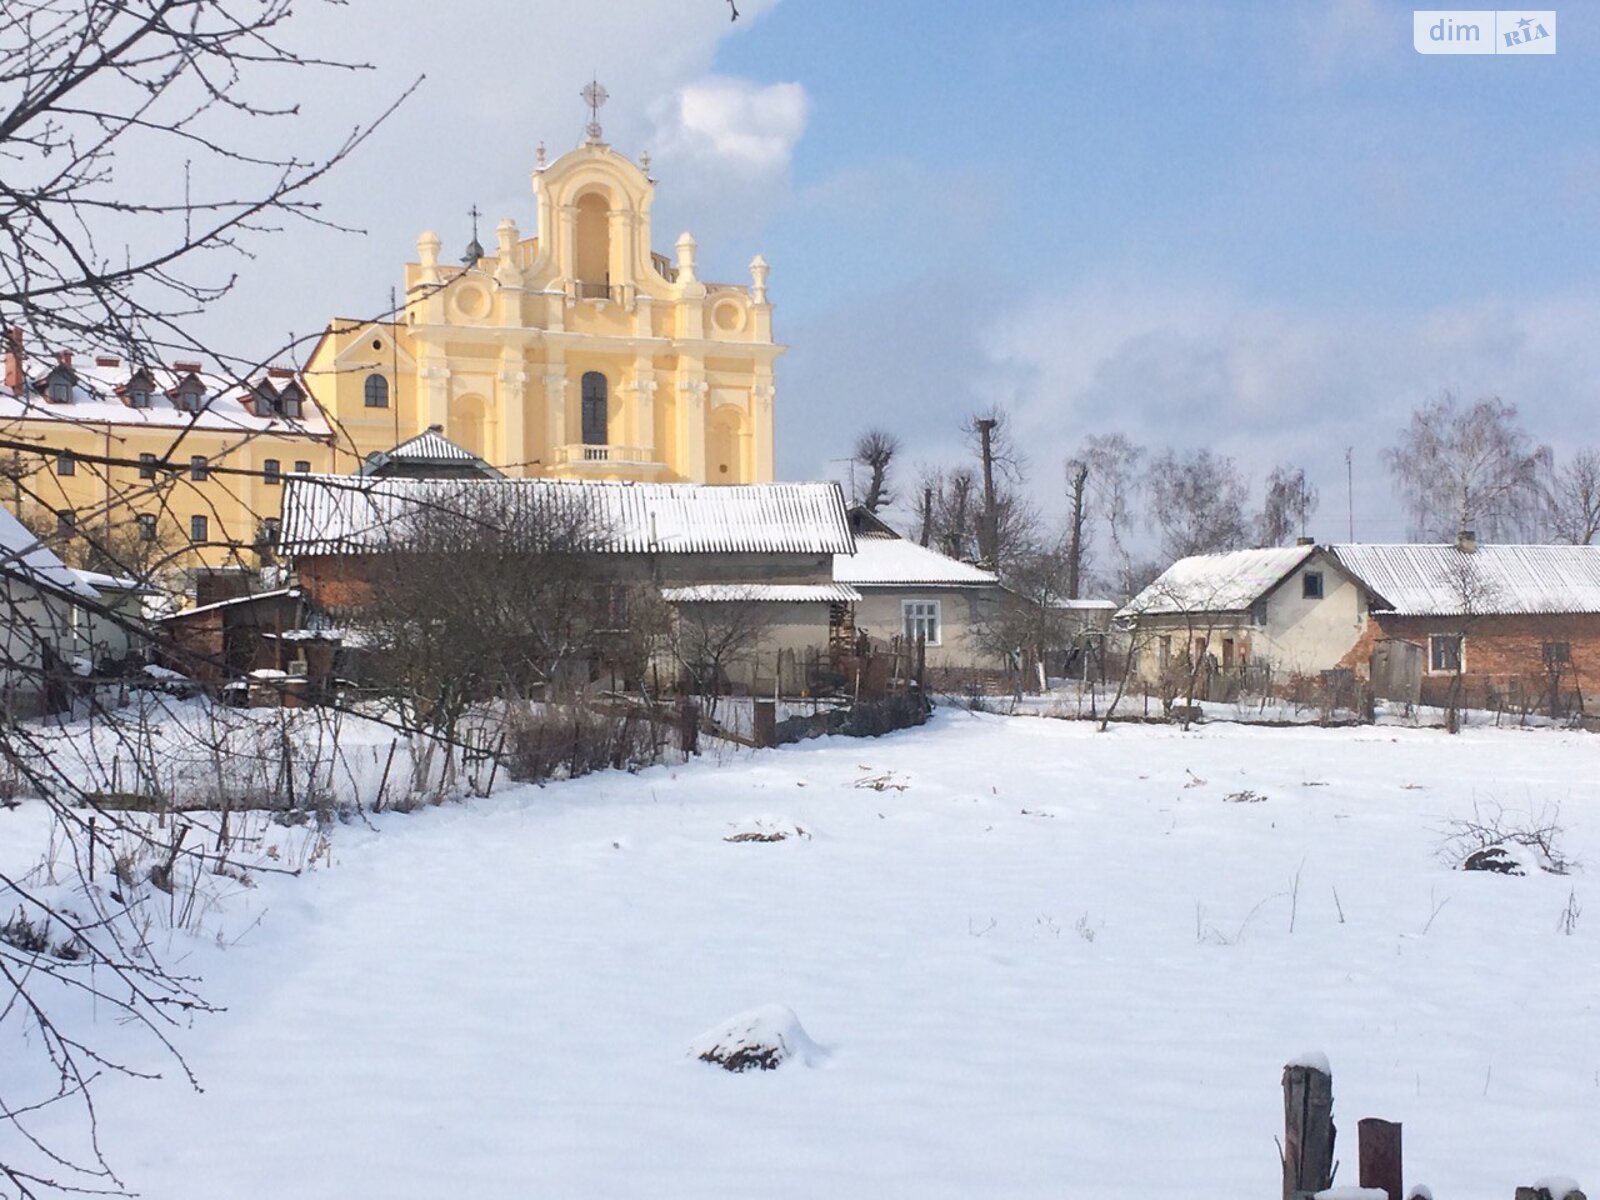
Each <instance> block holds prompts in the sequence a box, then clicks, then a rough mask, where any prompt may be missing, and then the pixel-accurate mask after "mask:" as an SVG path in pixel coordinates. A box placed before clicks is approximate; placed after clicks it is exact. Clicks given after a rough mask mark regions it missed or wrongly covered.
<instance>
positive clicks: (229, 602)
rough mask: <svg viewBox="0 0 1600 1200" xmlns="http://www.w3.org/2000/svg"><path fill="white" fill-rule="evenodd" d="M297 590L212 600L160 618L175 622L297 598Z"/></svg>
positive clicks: (276, 590) (287, 589) (288, 589)
mask: <svg viewBox="0 0 1600 1200" xmlns="http://www.w3.org/2000/svg"><path fill="white" fill-rule="evenodd" d="M299 594H300V592H299V589H298V588H287V587H285V588H273V589H272V590H271V591H270V592H246V593H245V594H244V595H242V596H229V597H228V598H227V599H226V600H213V601H212V602H211V603H210V604H196V605H195V606H194V607H192V608H184V609H179V610H178V611H177V612H175V613H168V614H167V615H166V616H164V617H162V618H161V619H162V620H163V621H176V620H178V619H180V618H182V617H192V616H194V615H195V614H196V613H205V612H213V611H215V610H216V609H219V608H233V607H234V606H235V605H239V604H250V603H252V602H254V601H256V600H277V599H281V598H282V597H284V596H298V595H299Z"/></svg>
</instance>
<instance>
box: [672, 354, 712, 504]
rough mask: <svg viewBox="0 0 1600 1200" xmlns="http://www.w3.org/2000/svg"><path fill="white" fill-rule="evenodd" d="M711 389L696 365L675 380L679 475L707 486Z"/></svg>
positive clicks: (701, 370)
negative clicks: (676, 384) (708, 405)
mask: <svg viewBox="0 0 1600 1200" xmlns="http://www.w3.org/2000/svg"><path fill="white" fill-rule="evenodd" d="M710 390H711V385H710V384H708V383H707V382H706V380H705V375H704V371H703V369H702V368H701V367H700V365H699V364H698V363H696V364H694V365H693V366H692V367H690V368H688V369H687V370H686V371H685V372H684V373H683V374H681V375H680V377H679V379H678V462H677V463H676V464H675V466H676V467H677V470H678V474H680V475H682V476H683V477H684V478H685V479H687V480H688V481H689V482H690V483H705V482H706V394H707V393H708V392H710Z"/></svg>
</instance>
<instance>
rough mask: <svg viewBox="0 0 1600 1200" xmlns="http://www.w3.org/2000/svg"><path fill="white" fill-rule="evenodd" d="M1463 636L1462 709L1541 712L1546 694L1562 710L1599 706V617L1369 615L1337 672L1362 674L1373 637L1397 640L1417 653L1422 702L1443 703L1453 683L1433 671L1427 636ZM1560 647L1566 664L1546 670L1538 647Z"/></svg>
mask: <svg viewBox="0 0 1600 1200" xmlns="http://www.w3.org/2000/svg"><path fill="white" fill-rule="evenodd" d="M1463 632H1464V633H1465V655H1466V669H1465V671H1464V672H1463V677H1462V686H1463V688H1464V692H1465V694H1464V696H1463V697H1462V700H1463V702H1464V703H1467V704H1469V705H1474V706H1478V705H1483V706H1487V707H1491V708H1492V707H1498V706H1500V705H1501V704H1504V705H1506V706H1508V707H1514V706H1518V705H1530V704H1531V705H1532V706H1533V707H1535V708H1545V707H1548V697H1549V696H1550V694H1551V692H1552V689H1554V690H1555V691H1556V693H1557V695H1558V696H1559V698H1560V699H1561V700H1562V703H1563V704H1580V705H1581V706H1582V707H1583V708H1584V709H1586V710H1589V711H1593V710H1595V709H1596V708H1597V707H1600V696H1595V695H1594V693H1595V692H1596V691H1597V690H1600V614H1593V613H1589V614H1565V615H1555V616H1504V617H1477V618H1473V619H1471V620H1464V619H1463V618H1460V617H1400V616H1394V615H1391V614H1386V613H1381V612H1375V613H1373V614H1372V615H1371V619H1369V620H1368V622H1367V627H1366V629H1365V630H1363V632H1362V635H1361V637H1360V639H1359V640H1358V641H1357V642H1356V644H1355V646H1354V647H1353V648H1352V649H1351V651H1350V653H1349V654H1348V655H1346V656H1345V660H1344V664H1343V665H1345V666H1349V667H1353V668H1355V669H1356V670H1357V671H1358V672H1361V673H1363V674H1364V673H1365V671H1366V669H1367V664H1368V662H1369V660H1370V658H1371V655H1372V647H1373V644H1374V643H1375V642H1376V641H1377V640H1378V639H1379V638H1399V639H1401V640H1403V641H1408V642H1415V643H1416V644H1418V645H1419V646H1421V647H1422V648H1423V654H1424V657H1423V668H1424V674H1423V677H1422V700H1423V703H1425V704H1444V703H1448V701H1449V698H1450V689H1451V688H1452V687H1453V686H1454V683H1455V679H1454V675H1453V674H1451V673H1446V672H1441V673H1437V674H1436V673H1433V672H1431V671H1429V670H1428V668H1429V667H1430V666H1431V652H1430V647H1429V643H1428V639H1429V637H1430V636H1432V635H1435V634H1439V635H1444V636H1450V635H1452V634H1459V633H1463ZM1560 642H1564V643H1566V645H1567V647H1568V651H1569V657H1568V660H1567V661H1566V662H1565V663H1561V664H1559V667H1558V668H1554V667H1547V666H1546V663H1545V657H1544V647H1545V644H1546V643H1560Z"/></svg>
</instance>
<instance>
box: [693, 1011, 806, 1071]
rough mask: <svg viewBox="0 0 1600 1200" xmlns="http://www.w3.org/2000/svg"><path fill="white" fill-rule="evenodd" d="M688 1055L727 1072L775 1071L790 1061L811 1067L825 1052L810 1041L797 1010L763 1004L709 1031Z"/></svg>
mask: <svg viewBox="0 0 1600 1200" xmlns="http://www.w3.org/2000/svg"><path fill="white" fill-rule="evenodd" d="M689 1053H690V1054H692V1055H693V1056H694V1057H695V1058H698V1059H699V1060H700V1061H701V1062H708V1063H715V1064H716V1065H717V1066H719V1067H721V1068H722V1069H723V1070H725V1071H734V1072H742V1071H775V1070H777V1069H778V1067H780V1066H782V1065H783V1064H784V1063H786V1062H788V1061H789V1060H790V1059H791V1058H798V1059H799V1060H800V1061H801V1062H802V1063H804V1064H805V1065H806V1066H811V1065H812V1064H813V1063H814V1062H815V1061H816V1060H817V1059H819V1058H821V1057H822V1048H821V1047H820V1046H818V1045H817V1044H816V1043H815V1042H813V1041H812V1040H811V1038H810V1036H809V1035H808V1034H807V1033H806V1031H805V1029H804V1028H803V1027H802V1026H801V1024H800V1018H799V1017H797V1016H795V1015H794V1009H792V1008H790V1007H789V1006H788V1005H785V1004H763V1005H762V1006H761V1007H760V1008H752V1009H749V1010H748V1011H746V1012H742V1013H740V1014H739V1015H738V1016H736V1017H729V1018H728V1019H727V1020H726V1021H724V1022H722V1023H721V1024H720V1025H717V1026H715V1027H714V1028H711V1029H708V1030H706V1032H704V1033H702V1034H701V1035H700V1036H699V1037H697V1038H695V1040H694V1041H693V1043H691V1044H690V1046H689Z"/></svg>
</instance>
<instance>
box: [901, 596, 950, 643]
mask: <svg viewBox="0 0 1600 1200" xmlns="http://www.w3.org/2000/svg"><path fill="white" fill-rule="evenodd" d="M900 615H901V618H902V624H903V628H904V630H905V635H906V640H907V641H912V642H914V641H917V640H918V639H919V638H920V639H921V640H922V641H923V642H925V643H926V644H927V645H929V646H937V645H938V644H939V635H940V633H941V632H942V629H941V626H942V624H943V622H941V621H940V619H939V602H938V601H937V600H902V601H901V602H900Z"/></svg>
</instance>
